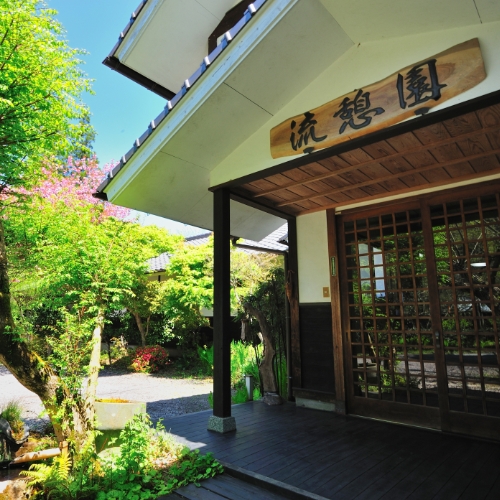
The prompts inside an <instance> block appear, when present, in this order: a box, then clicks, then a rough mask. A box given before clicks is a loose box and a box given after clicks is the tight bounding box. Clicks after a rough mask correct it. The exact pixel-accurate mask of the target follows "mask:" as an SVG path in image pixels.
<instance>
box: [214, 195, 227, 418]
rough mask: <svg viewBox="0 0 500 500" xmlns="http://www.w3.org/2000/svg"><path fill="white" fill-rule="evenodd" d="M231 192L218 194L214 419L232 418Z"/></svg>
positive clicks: (215, 265) (215, 250) (215, 266)
mask: <svg viewBox="0 0 500 500" xmlns="http://www.w3.org/2000/svg"><path fill="white" fill-rule="evenodd" d="M229 194H230V193H229V189H227V188H223V189H219V190H217V191H215V192H214V412H213V414H214V416H215V417H220V418H226V417H230V416H231V352H230V343H231V331H230V330H231V295H230V290H231V287H230V270H231V261H230V259H231V253H230V248H231V247H230V244H231V243H230V227H229V226H230V210H229V206H230V204H229V200H230V198H229Z"/></svg>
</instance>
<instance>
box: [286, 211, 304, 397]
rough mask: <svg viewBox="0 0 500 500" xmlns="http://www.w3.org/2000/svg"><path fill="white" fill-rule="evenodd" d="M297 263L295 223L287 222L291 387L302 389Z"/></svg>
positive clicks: (293, 220) (292, 220) (294, 221)
mask: <svg viewBox="0 0 500 500" xmlns="http://www.w3.org/2000/svg"><path fill="white" fill-rule="evenodd" d="M298 271H299V263H298V257H297V222H296V220H295V218H293V219H291V220H289V221H288V277H287V278H289V280H290V286H289V289H288V292H287V296H288V297H289V299H288V300H289V303H290V337H291V344H292V378H293V380H292V386H293V387H302V363H301V355H300V316H299V276H298Z"/></svg>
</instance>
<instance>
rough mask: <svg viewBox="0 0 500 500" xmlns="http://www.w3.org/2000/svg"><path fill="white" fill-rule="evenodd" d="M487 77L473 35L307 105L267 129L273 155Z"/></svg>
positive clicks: (379, 120)
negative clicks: (368, 82)
mask: <svg viewBox="0 0 500 500" xmlns="http://www.w3.org/2000/svg"><path fill="white" fill-rule="evenodd" d="M485 78H486V72H485V70H484V63H483V58H482V56H481V49H480V47H479V41H478V39H477V38H474V39H472V40H469V41H468V42H464V43H461V44H459V45H455V46H454V47H451V48H450V49H448V50H446V51H444V52H441V53H440V54H437V55H435V56H432V57H430V58H428V59H425V60H424V61H420V62H419V63H417V64H414V65H412V66H407V67H406V68H404V69H402V70H401V71H398V72H397V73H394V74H393V75H391V76H389V77H387V78H385V79H384V80H381V81H379V82H377V83H373V84H371V85H368V86H366V87H364V88H362V89H357V90H354V91H352V92H350V93H349V94H346V95H343V96H342V97H339V98H337V99H334V100H333V101H330V102H328V103H326V104H323V105H322V106H320V107H319V108H316V109H312V110H311V111H306V112H305V113H303V114H301V115H297V116H294V117H292V118H289V119H288V120H285V121H284V122H283V123H280V124H279V125H277V126H276V127H274V128H273V129H272V130H271V156H272V157H273V158H281V157H283V156H291V155H299V154H303V153H312V152H313V151H316V150H318V149H323V148H327V147H330V146H333V145H335V144H339V143H341V142H345V141H348V140H350V139H354V138H356V137H360V136H363V135H366V134H369V133H371V132H375V131H377V130H380V129H383V128H386V127H388V126H390V125H394V124H395V123H399V122H402V121H403V120H406V119H407V118H410V117H412V116H414V115H421V114H424V113H426V112H427V111H428V110H429V109H430V108H432V107H434V106H437V105H438V104H440V103H442V102H444V101H447V100H448V99H451V98H452V97H455V96H456V95H458V94H461V93H462V92H465V91H466V90H469V89H470V88H472V87H474V86H475V85H477V84H478V83H479V82H481V81H483V80H484V79H485Z"/></svg>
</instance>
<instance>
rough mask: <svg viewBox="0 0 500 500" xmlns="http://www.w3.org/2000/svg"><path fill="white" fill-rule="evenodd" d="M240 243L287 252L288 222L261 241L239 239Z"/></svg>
mask: <svg viewBox="0 0 500 500" xmlns="http://www.w3.org/2000/svg"><path fill="white" fill-rule="evenodd" d="M283 241H286V242H287V243H283ZM238 243H239V244H243V245H248V246H252V247H259V248H267V249H269V250H277V251H279V252H286V251H287V250H288V224H286V223H285V224H283V225H282V226H281V227H279V228H278V229H276V231H273V232H272V233H271V234H269V235H267V236H266V237H265V238H262V239H261V240H260V241H252V240H239V241H238Z"/></svg>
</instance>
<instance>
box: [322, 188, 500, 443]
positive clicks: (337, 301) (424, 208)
mask: <svg viewBox="0 0 500 500" xmlns="http://www.w3.org/2000/svg"><path fill="white" fill-rule="evenodd" d="M498 191H500V180H498V181H490V182H488V183H478V184H474V185H471V186H460V187H455V188H450V189H447V190H446V191H444V192H440V193H429V194H427V195H424V196H417V195H416V196H414V197H412V198H410V199H407V200H395V201H390V202H385V203H381V204H373V205H370V206H364V207H358V208H355V209H352V210H349V211H345V212H342V213H341V214H335V211H334V209H331V210H327V228H328V245H329V255H330V257H336V259H337V269H338V271H337V276H336V277H334V276H330V283H331V289H332V336H333V339H334V362H335V363H336V368H335V373H336V377H337V380H336V384H340V383H342V385H343V388H344V391H345V392H344V397H345V399H344V401H345V410H346V413H351V412H352V409H353V407H354V406H355V405H354V404H353V399H354V394H353V374H352V359H351V358H352V356H351V352H350V351H351V344H350V341H349V339H348V336H347V332H348V324H347V321H349V311H348V307H349V304H348V303H347V300H346V297H347V296H348V282H347V269H346V266H345V262H346V253H345V244H346V242H345V235H344V231H343V229H342V223H343V222H344V220H345V219H346V218H351V217H356V216H357V215H362V214H369V215H366V217H369V216H375V215H381V214H382V213H388V212H396V211H401V210H408V209H410V208H418V209H420V211H421V217H422V226H423V231H424V238H425V240H424V241H425V245H426V246H425V250H426V255H427V256H428V258H427V259H426V262H427V279H428V289H429V300H430V301H431V302H433V303H439V301H438V298H439V296H438V286H437V271H436V263H435V259H434V258H433V257H434V247H433V240H432V227H431V219H430V206H431V205H432V204H441V203H446V202H449V201H453V200H457V199H466V198H469V197H477V196H485V195H488V194H491V193H494V192H498ZM429 235H430V237H429ZM330 274H331V273H330ZM431 322H432V325H433V332H434V330H435V329H436V325H439V330H441V327H440V325H441V319H440V316H439V310H438V309H436V307H434V308H432V309H431ZM339 328H340V330H341V331H340V335H339ZM440 333H441V334H442V332H441V331H440ZM335 342H337V345H338V346H340V350H341V351H342V352H343V359H341V360H340V363H339V358H342V356H341V355H339V351H338V350H337V349H336V348H335V346H336V344H335ZM438 357H439V361H438ZM337 363H338V366H337ZM340 368H342V372H341V373H340ZM436 371H437V373H436V375H437V380H438V396H439V408H436V409H435V410H436V411H437V412H439V426H436V425H435V421H433V420H432V419H431V420H429V419H428V413H429V412H427V411H425V409H424V408H425V407H420V406H417V405H407V404H402V403H397V402H392V404H393V405H394V407H395V408H394V411H393V412H392V413H393V414H394V416H395V417H396V419H395V421H396V422H397V421H400V422H401V420H404V422H403V423H406V424H409V425H419V426H427V427H430V428H439V429H440V430H442V431H443V432H451V431H452V429H457V428H460V425H459V423H460V424H461V429H462V430H461V431H460V432H463V433H464V434H471V435H472V434H475V435H478V434H479V435H481V436H482V437H486V438H491V436H493V434H494V432H495V428H498V422H495V420H494V419H492V418H491V417H487V416H481V415H476V414H466V413H463V414H462V413H460V414H459V415H455V414H453V413H452V412H450V410H449V403H448V395H447V391H446V388H447V376H446V364H445V360H444V349H442V348H441V349H439V352H437V353H436ZM375 403H376V401H375V400H366V401H365V402H364V403H363V404H364V406H366V407H367V409H368V411H366V412H363V413H364V414H363V413H361V414H360V413H356V414H357V415H360V416H366V417H373V418H384V417H385V415H383V414H379V412H377V408H376V404H375ZM423 409H424V410H423ZM429 409H431V408H429ZM431 410H434V408H432V409H431ZM431 413H432V411H431ZM398 417H399V418H398ZM459 421H461V422H459ZM478 421H480V424H479V426H480V427H481V428H484V429H483V431H480V432H477V427H478ZM472 429H474V431H475V432H474V433H473V432H472Z"/></svg>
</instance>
